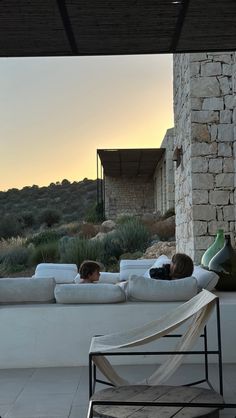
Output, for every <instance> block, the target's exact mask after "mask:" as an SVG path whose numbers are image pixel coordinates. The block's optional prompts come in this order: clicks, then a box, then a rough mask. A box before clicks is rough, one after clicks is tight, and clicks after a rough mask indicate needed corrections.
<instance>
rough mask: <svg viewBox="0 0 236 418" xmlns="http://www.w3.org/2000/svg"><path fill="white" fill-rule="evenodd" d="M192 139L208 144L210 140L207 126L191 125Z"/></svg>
mask: <svg viewBox="0 0 236 418" xmlns="http://www.w3.org/2000/svg"><path fill="white" fill-rule="evenodd" d="M192 139H194V140H196V141H199V142H209V141H210V139H211V138H210V133H209V130H208V127H207V125H206V124H203V123H192Z"/></svg>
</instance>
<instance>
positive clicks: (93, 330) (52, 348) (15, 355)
mask: <svg viewBox="0 0 236 418" xmlns="http://www.w3.org/2000/svg"><path fill="white" fill-rule="evenodd" d="M218 295H219V297H220V307H221V332H222V344H223V361H224V362H227V363H236V350H235V347H236V332H235V328H236V314H235V313H236V293H235V292H234V293H229V292H221V293H218ZM180 303H182V302H125V303H118V304H117V303H115V304H106V305H103V304H78V305H73V304H69V305H61V304H27V305H25V304H20V305H1V306H0V335H1V348H0V368H18V367H19V368H22V367H53V366H61V367H62V366H78V365H87V364H88V351H89V345H90V340H91V337H92V336H94V335H97V334H105V333H106V334H107V333H112V332H116V331H121V330H127V329H130V328H133V327H138V326H140V325H143V324H145V323H147V322H149V321H152V320H154V319H156V318H158V317H160V316H161V315H163V314H164V313H166V312H169V311H170V310H171V309H174V308H175V307H176V306H177V305H179V304H180ZM215 330H216V327H215V318H213V317H212V318H211V319H210V321H209V327H208V334H209V344H214V341H215ZM167 340H170V339H168V338H167V339H164V340H163V342H162V343H161V344H164V345H162V346H161V347H165V345H166V344H167V343H169V341H168V342H167ZM155 347H156V346H155ZM152 348H153V346H152ZM163 349H164V348H163ZM132 359H133V362H134V363H135V362H137V359H135V357H134V358H132ZM187 360H188V361H191V362H200V361H202V359H199V358H197V357H196V358H194V360H193V359H192V358H191V360H189V358H187ZM209 360H210V361H211V362H214V361H215V360H216V359H215V358H213V356H212V358H210V359H209ZM138 361H139V362H140V361H142V362H144V361H147V359H145V358H142V360H140V358H139V360H138ZM148 361H149V362H153V361H156V360H155V359H154V360H153V358H152V357H150V358H149V359H148ZM121 362H122V363H123V362H124V359H123V358H122V360H120V363H121ZM129 362H130V359H129Z"/></svg>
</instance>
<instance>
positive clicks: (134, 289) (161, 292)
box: [127, 276, 198, 302]
mask: <svg viewBox="0 0 236 418" xmlns="http://www.w3.org/2000/svg"><path fill="white" fill-rule="evenodd" d="M197 292H198V286H197V281H196V279H195V277H186V278H184V279H178V280H155V279H148V280H147V279H146V278H144V277H138V276H131V277H130V279H129V283H128V287H127V297H128V299H129V300H132V301H150V302H155V301H156V302H169V301H171V302H173V301H183V300H189V299H191V298H192V297H193V296H195V295H196V294H197Z"/></svg>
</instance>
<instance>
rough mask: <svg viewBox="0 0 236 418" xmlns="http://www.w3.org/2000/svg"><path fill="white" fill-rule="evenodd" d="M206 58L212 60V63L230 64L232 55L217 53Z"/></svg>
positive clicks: (212, 53)
mask: <svg viewBox="0 0 236 418" xmlns="http://www.w3.org/2000/svg"><path fill="white" fill-rule="evenodd" d="M208 57H209V58H210V57H211V58H212V59H213V60H214V61H221V62H225V63H226V64H230V63H231V62H232V53H231V52H229V53H222V54H221V53H219V52H211V54H209V55H208Z"/></svg>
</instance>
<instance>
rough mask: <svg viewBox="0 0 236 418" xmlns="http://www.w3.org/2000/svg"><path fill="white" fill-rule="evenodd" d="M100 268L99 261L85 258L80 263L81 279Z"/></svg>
mask: <svg viewBox="0 0 236 418" xmlns="http://www.w3.org/2000/svg"><path fill="white" fill-rule="evenodd" d="M100 270H101V265H100V264H99V263H97V262H96V261H90V260H85V261H83V263H82V264H81V265H80V268H79V274H80V277H81V279H87V278H88V277H89V276H90V275H91V274H93V273H94V272H95V271H98V272H99V271H100Z"/></svg>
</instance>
